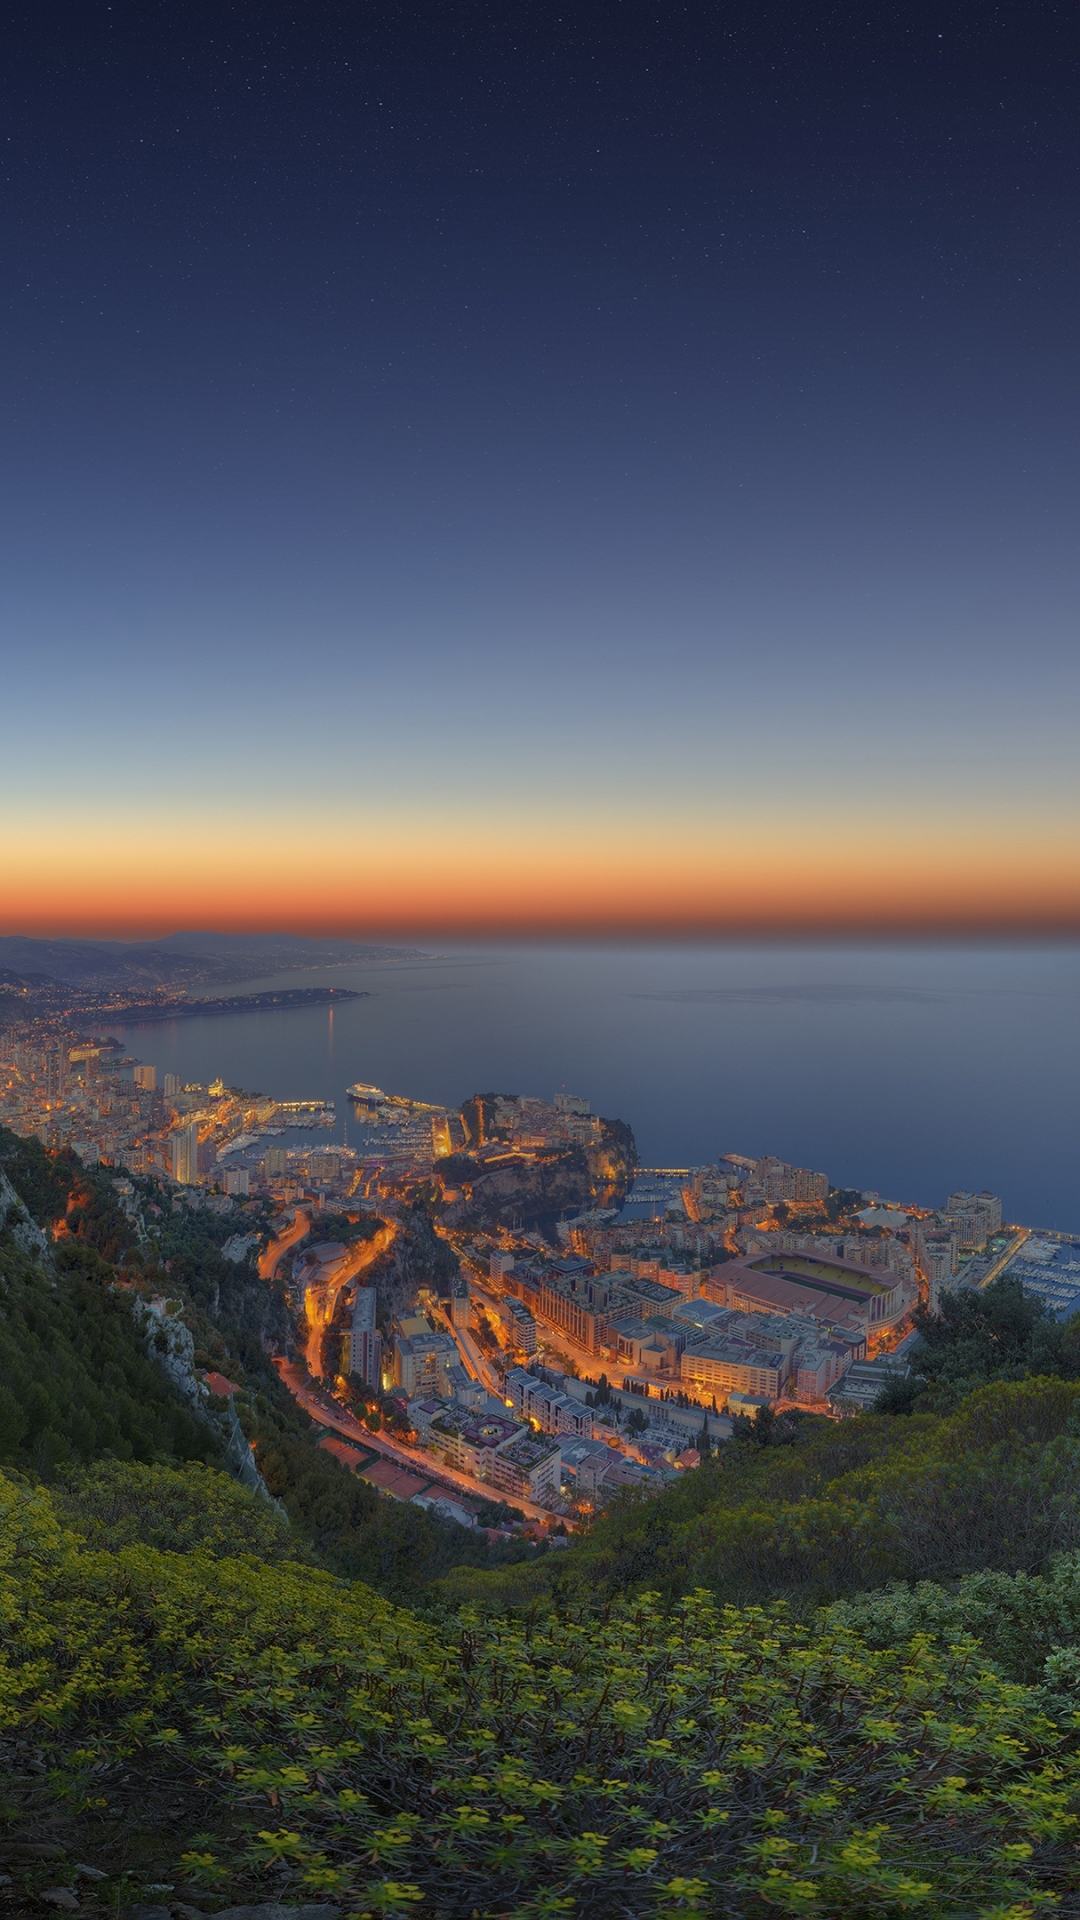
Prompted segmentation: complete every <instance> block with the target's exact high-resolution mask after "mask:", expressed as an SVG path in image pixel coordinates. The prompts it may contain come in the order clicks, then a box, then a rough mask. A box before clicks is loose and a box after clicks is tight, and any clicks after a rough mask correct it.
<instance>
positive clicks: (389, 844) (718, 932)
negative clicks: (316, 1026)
mask: <svg viewBox="0 0 1080 1920" xmlns="http://www.w3.org/2000/svg"><path fill="white" fill-rule="evenodd" d="M35 841H36V843H35V844H29V843H28V842H27V841H25V840H24V842H23V844H22V846H21V848H20V849H19V850H18V852H17V853H14V854H13V853H12V850H11V849H10V847H9V848H8V849H6V850H5V851H4V852H3V853H0V931H2V932H4V933H22V934H37V935H53V936H71V935H82V936H84V937H87V938H93V937H95V936H97V937H101V938H106V937H111V938H117V939H141V938H153V937H154V936H155V935H161V934H164V933H168V932H175V931H176V930H177V929H178V928H181V927H187V928H199V927H208V928H214V929H215V930H218V931H221V932H234V933H251V932H271V931H272V932H293V933H301V934H305V935H308V936H314V935H321V936H326V937H339V938H343V937H347V938H353V939H366V938H372V939H388V938H396V939H402V938H420V939H429V940H430V939H432V938H438V937H440V936H443V937H446V938H451V937H453V938H465V939H469V938H477V937H488V938H499V937H506V938H529V937H540V938H546V937H581V938H588V937H596V938H604V937H611V938H616V937H620V936H625V937H635V936H640V937H650V938H656V937H661V938H663V937H672V938H676V937H709V936H713V937H724V936H744V937H749V936H762V937H783V936H799V935H802V936H825V937H828V936H839V935H856V934H866V935H871V936H880V937H886V936H889V935H897V936H905V935H918V934H930V935H933V934H940V935H949V934H952V935H975V936H977V935H982V934H997V935H1007V934H1014V935H1024V934H1032V935H1055V934H1056V935H1065V934H1070V933H1075V932H1080V857H1078V854H1077V850H1076V841H1075V839H1074V837H1073V836H1072V835H1066V833H1065V832H1064V830H1063V831H1062V832H1061V833H1060V835H1059V837H1057V838H1052V837H1050V836H1047V835H1043V836H1041V837H1040V836H1034V835H1032V834H1031V832H1030V831H1026V830H1025V831H1021V830H1020V829H1019V828H1017V829H1016V830H1015V831H1014V833H1013V834H1011V835H1005V834H1004V833H1002V832H1000V831H990V830H985V829H984V830H983V831H981V832H979V831H975V830H974V829H969V830H963V829H958V828H956V827H953V828H952V830H951V831H946V830H945V829H941V830H940V831H938V832H937V833H936V834H934V835H933V836H931V835H930V834H928V833H926V832H917V833H911V832H908V833H902V832H901V831H899V830H898V829H897V828H895V827H893V828H892V829H891V830H886V829H885V828H882V827H881V826H878V827H867V828H865V829H862V830H859V829H848V830H846V831H831V832H823V831H822V830H821V828H820V824H817V825H815V826H814V829H813V831H811V830H810V828H809V827H806V828H804V829H803V831H802V832H801V833H800V831H799V827H798V824H797V823H796V824H795V825H794V826H792V827H791V828H790V829H786V830H783V831H781V830H779V829H778V828H777V827H776V826H775V825H772V826H770V827H768V828H764V827H763V828H761V829H760V830H758V831H757V832H756V833H754V834H752V835H751V834H748V833H742V834H741V835H740V836H739V837H738V838H737V839H733V841H732V843H731V844H730V845H729V843H728V842H727V840H726V838H725V836H723V835H721V834H716V835H713V836H707V835H706V834H705V833H703V832H702V833H699V834H698V835H697V836H696V837H695V838H693V839H691V840H689V841H688V840H687V838H686V837H683V838H682V839H681V840H679V839H677V838H676V839H672V838H670V837H669V836H668V835H667V834H661V833H659V832H653V833H651V834H649V835H643V834H640V833H638V834H635V833H633V832H629V831H626V832H623V833H622V834H621V835H618V836H616V835H614V834H609V835H607V836H604V838H603V839H601V837H600V836H599V835H596V836H594V837H593V839H592V840H591V841H590V839H589V838H588V836H587V835H586V834H584V833H582V834H581V835H580V836H577V835H574V836H572V835H570V834H568V833H566V832H565V831H562V832H553V833H552V834H551V835H550V836H548V837H547V838H546V839H545V838H542V837H541V836H540V835H539V834H533V835H526V834H524V833H521V834H518V835H515V834H513V833H512V832H510V831H505V832H503V833H502V834H501V835H500V834H495V833H493V834H492V835H491V837H490V838H488V837H487V836H485V835H482V834H481V833H480V832H479V831H478V830H477V828H476V827H475V825H473V826H472V827H471V828H470V827H467V826H463V828H462V830H461V833H460V835H451V834H450V833H449V832H448V830H447V829H446V828H445V827H444V828H442V830H441V832H438V833H433V834H432V835H429V836H422V835H420V834H419V833H416V832H413V833H408V834H407V833H404V832H401V833H399V834H398V835H397V836H394V837H391V836H390V835H386V836H383V837H380V836H379V835H371V836H369V837H368V840H367V844H366V845H365V844H363V840H362V837H361V836H360V835H359V834H356V835H351V836H350V835H348V834H346V833H345V832H344V831H342V832H340V833H337V834H335V835H333V836H326V835H324V836H322V837H321V838H320V837H319V836H318V835H314V836H313V835H312V834H310V833H304V834H301V833H300V832H299V831H294V832H293V833H292V834H289V835H285V834H281V835H274V836H263V837H260V838H256V837H255V835H254V834H250V835H246V836H244V839H243V841H242V842H241V843H239V844H237V843H234V844H233V845H232V846H229V847H226V846H225V845H223V844H222V843H221V842H220V841H215V840H214V839H212V838H207V839H200V840H199V842H198V844H197V845H195V846H194V847H193V846H192V844H191V843H190V841H180V840H179V839H175V838H174V839H172V840H171V841H170V839H169V838H168V837H167V836H166V835H164V834H159V833H153V832H151V831H149V830H147V831H146V833H145V834H144V835H142V836H134V835H131V834H130V833H129V834H127V835H125V836H121V835H120V834H117V835H115V836H113V835H111V834H108V835H106V834H95V835H94V836H93V838H91V836H90V834H89V833H86V834H84V835H79V834H77V833H75V834H67V835H62V834H60V833H59V832H55V833H53V834H48V833H45V832H40V833H39V834H38V835H37V836H35Z"/></svg>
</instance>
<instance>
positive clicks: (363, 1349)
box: [349, 1287, 382, 1389]
mask: <svg viewBox="0 0 1080 1920" xmlns="http://www.w3.org/2000/svg"><path fill="white" fill-rule="evenodd" d="M349 1372H350V1373H355V1375H356V1377H357V1379H358V1380H362V1381H363V1382H364V1385H365V1386H366V1387H374V1388H376V1389H378V1388H380V1387H381V1386H382V1336H381V1335H380V1333H379V1330H378V1328H377V1327H376V1325H375V1289H374V1287H358V1288H357V1290H356V1305H355V1307H354V1308H353V1317H352V1331H351V1333H350V1334H349Z"/></svg>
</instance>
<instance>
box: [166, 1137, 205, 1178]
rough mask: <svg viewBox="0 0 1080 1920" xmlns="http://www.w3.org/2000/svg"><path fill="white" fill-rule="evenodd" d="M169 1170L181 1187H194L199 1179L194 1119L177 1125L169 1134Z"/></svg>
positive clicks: (197, 1146) (197, 1147) (197, 1142)
mask: <svg viewBox="0 0 1080 1920" xmlns="http://www.w3.org/2000/svg"><path fill="white" fill-rule="evenodd" d="M169 1146H170V1171H171V1173H172V1177H173V1179H174V1180H176V1181H177V1182H178V1183H179V1185H180V1186H182V1187H194V1186H196V1185H197V1183H198V1179H199V1128H198V1123H197V1122H196V1121H194V1120H193V1121H191V1123H190V1125H188V1126H186V1127H178V1128H177V1129H176V1132H175V1133H172V1134H170V1136H169Z"/></svg>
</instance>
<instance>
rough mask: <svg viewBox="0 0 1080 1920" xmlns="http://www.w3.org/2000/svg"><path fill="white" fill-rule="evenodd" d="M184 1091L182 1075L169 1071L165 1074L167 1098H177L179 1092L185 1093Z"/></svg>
mask: <svg viewBox="0 0 1080 1920" xmlns="http://www.w3.org/2000/svg"><path fill="white" fill-rule="evenodd" d="M183 1091H184V1082H183V1080H182V1079H181V1077H180V1075H179V1074H178V1073H167V1074H166V1075H165V1098H166V1100H175V1098H176V1096H177V1094H178V1093H183Z"/></svg>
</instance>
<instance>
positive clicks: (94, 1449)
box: [0, 1242, 217, 1475]
mask: <svg viewBox="0 0 1080 1920" xmlns="http://www.w3.org/2000/svg"><path fill="white" fill-rule="evenodd" d="M56 1267H57V1271H55V1272H54V1273H51V1274H50V1273H48V1272H47V1271H46V1270H45V1269H44V1268H43V1267H42V1266H41V1265H40V1264H39V1263H38V1262H37V1261H36V1260H33V1259H31V1258H29V1257H28V1256H27V1255H26V1254H24V1253H23V1252H22V1251H21V1250H20V1249H19V1248H17V1247H15V1246H14V1245H12V1244H10V1243H9V1244H7V1245H0V1460H5V1461H8V1462H10V1463H12V1464H13V1465H18V1466H20V1467H22V1468H24V1469H33V1470H35V1471H37V1472H39V1473H41V1474H45V1475H48V1474H51V1473H52V1472H54V1471H55V1469H56V1468H57V1467H59V1466H62V1465H64V1464H67V1463H75V1462H78V1461H80V1460H83V1461H85V1460H90V1459H93V1458H95V1457H96V1456H97V1455H99V1454H102V1453H106V1452H107V1453H111V1454H113V1455H115V1456H116V1457H117V1458H118V1459H121V1460H131V1459H135V1460H143V1461H152V1460H157V1459H177V1460H196V1459H202V1460H207V1461H209V1460H213V1459H216V1458H217V1446H216V1442H215V1440H214V1437H213V1436H212V1434H211V1433H210V1431H209V1430H208V1429H207V1428H206V1427H205V1426H203V1425H202V1424H201V1423H200V1422H199V1421H198V1420H197V1419H196V1418H195V1416H194V1415H193V1414H192V1413H191V1412H190V1411H189V1410H188V1408H187V1407H186V1406H184V1404H183V1403H182V1401H180V1400H179V1399H178V1397H177V1395H176V1394H175V1393H174V1392H173V1390H172V1388H171V1386H170V1385H169V1383H168V1381H167V1380H166V1378H165V1376H164V1375H163V1374H162V1373H161V1371H160V1369H159V1368H157V1367H156V1366H154V1364H153V1362H152V1361H151V1360H150V1359H149V1358H148V1357H147V1354H146V1350H145V1347H144V1344H143V1336H142V1334H141V1332H140V1330H139V1328H138V1327H137V1326H136V1324H135V1320H134V1318H133V1316H132V1312H131V1305H130V1300H129V1299H128V1298H127V1297H126V1296H125V1295H124V1294H122V1293H118V1292H115V1291H113V1290H112V1289H111V1288H110V1286H109V1285H108V1284H103V1277H104V1280H105V1282H106V1283H107V1282H111V1280H112V1279H113V1277H114V1276H113V1270H112V1268H110V1267H107V1266H106V1265H105V1263H104V1261H103V1260H102V1259H101V1257H100V1255H98V1254H96V1253H94V1252H93V1250H92V1249H85V1250H84V1249H83V1248H82V1247H80V1246H78V1245H77V1244H74V1243H70V1242H63V1243H61V1246H60V1247H59V1248H58V1250H57V1256H56Z"/></svg>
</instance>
